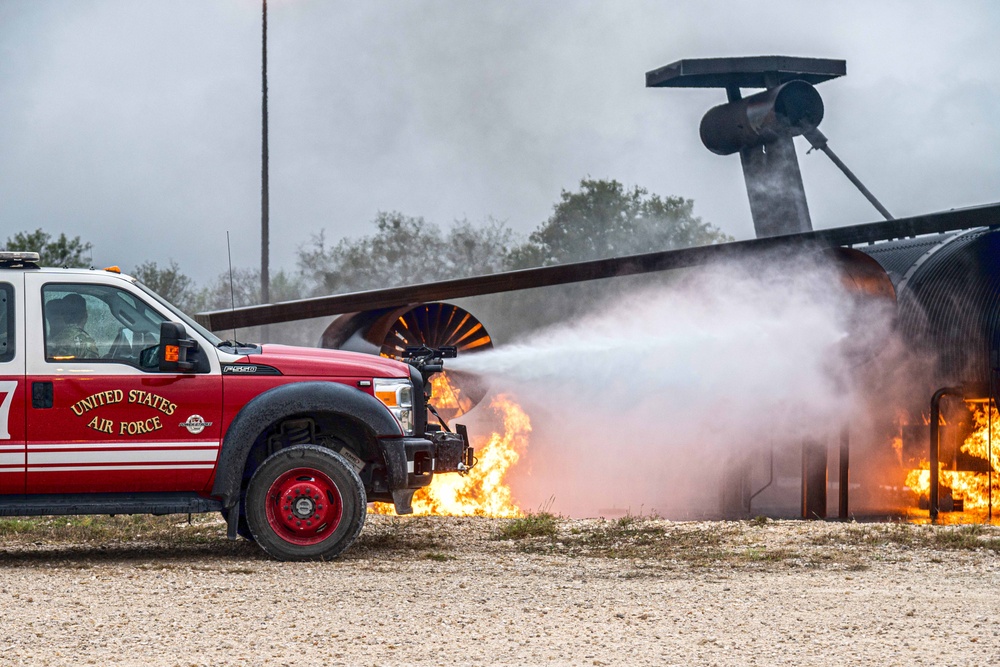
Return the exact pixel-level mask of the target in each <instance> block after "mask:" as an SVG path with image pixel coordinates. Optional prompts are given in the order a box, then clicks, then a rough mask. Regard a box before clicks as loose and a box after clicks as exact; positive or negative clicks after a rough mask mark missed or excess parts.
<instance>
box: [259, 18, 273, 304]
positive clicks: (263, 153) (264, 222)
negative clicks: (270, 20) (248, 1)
mask: <svg viewBox="0 0 1000 667" xmlns="http://www.w3.org/2000/svg"><path fill="white" fill-rule="evenodd" d="M261 1H262V21H263V31H262V33H261V62H262V63H263V66H262V69H261V73H262V79H261V147H260V298H261V302H262V303H270V301H271V277H270V275H269V272H268V265H269V263H270V262H269V259H270V258H269V252H268V251H269V248H268V246H269V245H270V234H269V230H268V224H269V220H268V217H269V208H270V206H269V202H268V177H267V0H261Z"/></svg>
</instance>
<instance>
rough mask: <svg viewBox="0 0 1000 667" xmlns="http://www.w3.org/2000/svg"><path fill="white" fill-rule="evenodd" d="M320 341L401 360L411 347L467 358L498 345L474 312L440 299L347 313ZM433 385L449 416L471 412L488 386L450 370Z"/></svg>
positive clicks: (327, 345)
mask: <svg viewBox="0 0 1000 667" xmlns="http://www.w3.org/2000/svg"><path fill="white" fill-rule="evenodd" d="M320 345H321V346H322V347H325V348H330V349H337V350H350V351H352V352H364V353H366V354H378V355H381V356H383V357H391V358H393V359H398V358H400V357H402V356H403V353H404V352H405V351H406V348H407V347H416V346H421V345H423V346H426V347H430V348H440V347H444V346H454V347H456V348H457V349H458V353H459V356H462V355H465V354H472V353H476V352H482V351H485V350H490V349H492V348H493V340H492V339H491V338H490V335H489V333H488V332H487V331H486V328H485V327H484V326H483V324H482V322H480V321H479V320H478V319H476V317H475V316H474V315H473V314H472V313H470V312H468V311H467V310H465V309H464V308H460V307H458V306H455V305H452V304H450V303H442V302H434V303H422V304H419V305H416V306H412V305H411V306H402V307H399V308H381V309H377V310H366V311H361V312H358V313H349V314H347V315H341V316H340V317H338V318H337V319H335V320H334V321H333V322H331V323H330V326H328V327H327V328H326V331H324V332H323V337H322V338H321V339H320ZM431 384H432V386H433V388H434V395H433V397H432V399H431V404H432V405H433V406H434V407H435V408H436V409H437V410H438V412H440V413H441V416H442V417H444V418H445V419H446V420H449V419H454V418H455V417H458V416H460V415H462V414H465V413H466V412H468V411H469V410H471V409H472V408H473V407H475V406H476V405H477V404H478V403H479V402H480V401H481V400H483V398H484V397H485V396H486V392H487V390H488V386H487V385H486V383H485V382H483V381H482V380H481V379H480V378H479V377H477V376H475V375H472V374H471V373H464V372H462V371H456V370H451V369H448V368H446V369H445V371H444V372H443V373H439V374H438V375H435V376H434V378H433V379H432V381H431Z"/></svg>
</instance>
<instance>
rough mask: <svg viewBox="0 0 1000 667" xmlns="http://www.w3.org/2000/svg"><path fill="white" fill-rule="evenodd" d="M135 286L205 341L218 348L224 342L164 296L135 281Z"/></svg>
mask: <svg viewBox="0 0 1000 667" xmlns="http://www.w3.org/2000/svg"><path fill="white" fill-rule="evenodd" d="M135 284H136V286H137V287H138V288H139V289H141V290H142V291H143V292H145V293H146V294H148V295H149V296H151V297H153V298H154V299H155V300H156V302H157V303H158V304H160V305H161V306H163V307H164V308H166V309H167V310H169V311H170V312H171V313H173V314H174V315H176V316H177V317H179V318H180V320H181V321H182V322H184V324H185V325H187V326H189V327H191V328H192V329H194V330H195V331H197V332H198V333H199V334H201V335H202V336H204V337H205V339H206V340H208V342H209V343H211V344H212V345H214V346H215V347H218V346H219V343H221V342H222V339H221V338H219V337H218V336H216V335H215V334H214V333H212V332H211V331H209V330H208V329H206V328H205V327H203V326H201V325H200V324H198V323H197V322H195V321H194V320H193V319H191V318H190V317H188V316H187V315H185V314H184V313H183V312H181V311H180V309H178V308H177V307H176V306H175V305H174V304H172V303H170V302H169V301H167V300H166V299H164V298H163V297H162V296H160V295H159V294H157V293H156V292H154V291H153V290H151V289H149V288H148V287H146V286H145V285H143V284H142V283H141V282H139V281H138V280H136V281H135Z"/></svg>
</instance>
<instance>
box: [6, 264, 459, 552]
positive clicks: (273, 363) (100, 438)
mask: <svg viewBox="0 0 1000 667" xmlns="http://www.w3.org/2000/svg"><path fill="white" fill-rule="evenodd" d="M436 361H437V366H436V368H431V371H432V372H433V370H437V369H439V368H440V360H439V359H438V360H436ZM428 386H429V384H428ZM427 398H428V396H427V394H425V378H424V377H422V375H421V372H420V370H418V369H417V368H416V367H414V366H411V365H408V364H405V363H402V362H400V361H396V360H393V359H386V358H381V357H375V356H372V355H365V354H359V353H353V352H344V351H339V350H321V349H312V348H296V347H289V346H283V345H271V344H264V345H256V344H244V343H238V342H236V341H232V340H229V341H224V340H221V339H220V338H218V337H217V336H215V335H214V334H212V333H211V332H210V331H207V330H206V329H204V328H203V327H201V326H200V325H198V324H197V323H196V322H195V321H194V320H192V319H191V318H189V317H188V316H186V315H185V314H184V313H182V312H180V311H179V310H178V309H176V308H175V307H174V306H172V305H171V304H169V303H168V302H167V301H165V300H164V299H163V298H161V297H160V296H158V295H157V294H155V293H154V292H152V291H151V290H149V289H148V288H147V287H145V286H144V285H142V284H141V283H140V282H138V281H137V280H136V279H134V278H131V277H129V276H126V275H123V274H121V273H120V272H118V271H117V269H115V268H112V269H106V270H93V269H91V270H81V269H49V268H40V267H39V266H38V255H37V254H36V253H21V252H0V515H3V516H26V515H58V514H139V513H148V514H170V513H195V512H215V511H219V512H221V513H222V514H223V516H224V517H226V520H227V524H228V533H229V537H230V538H231V539H235V538H236V536H237V534H241V535H243V536H244V537H247V538H248V539H252V540H254V541H256V542H257V543H258V544H259V545H260V546H261V547H262V548H263V549H264V550H265V551H266V552H267V553H268V554H270V555H271V556H273V557H275V558H278V559H281V560H298V559H311V558H332V557H334V556H337V555H338V554H340V553H341V552H342V551H343V550H344V549H346V548H347V547H348V546H350V544H351V543H352V542H353V541H354V539H355V538H356V537H357V536H358V534H359V533H360V532H361V529H362V527H363V525H364V520H365V516H366V513H367V503H368V502H369V501H372V500H378V501H386V502H393V503H394V504H395V508H396V511H397V512H398V513H400V514H405V513H408V512H409V511H411V508H410V501H411V498H412V496H413V493H414V491H415V490H416V489H418V488H420V487H423V486H426V485H427V484H429V483H430V481H431V479H432V477H433V475H434V474H440V473H442V472H462V471H464V470H465V469H467V467H468V466H470V465H471V464H472V462H473V461H474V458H473V454H472V450H471V448H470V447H469V445H468V437H467V435H466V433H465V431H464V429H462V428H458V429H457V431H458V432H457V433H451V432H448V431H443V430H439V429H436V428H435V427H434V426H432V427H430V428H429V427H428V425H427V419H426V403H425V401H426V399H427Z"/></svg>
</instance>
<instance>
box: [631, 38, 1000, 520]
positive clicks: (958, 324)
mask: <svg viewBox="0 0 1000 667" xmlns="http://www.w3.org/2000/svg"><path fill="white" fill-rule="evenodd" d="M846 73H847V66H846V62H845V61H843V60H826V59H815V58H795V57H787V56H757V57H749V58H707V59H691V60H680V61H677V62H674V63H671V64H670V65H666V66H665V67H661V68H659V69H656V70H653V71H650V72H647V74H646V85H647V87H668V88H724V89H725V90H726V94H727V97H728V103H726V104H723V105H720V106H717V107H714V108H712V109H710V110H709V111H708V112H707V113H706V114H705V116H704V118H703V119H702V122H701V127H700V134H701V139H702V143H703V144H704V145H705V147H706V148H707V149H708V150H710V151H712V152H713V153H716V154H718V155H731V154H733V153H739V155H740V161H741V163H742V166H743V174H744V180H745V182H746V188H747V196H748V198H749V202H750V210H751V215H752V217H753V222H754V229H755V231H756V234H757V237H758V238H761V237H772V236H778V235H796V234H798V235H801V234H802V233H803V232H809V231H811V230H812V222H811V219H810V216H809V209H808V204H807V203H806V196H805V190H804V187H803V184H802V177H801V174H800V172H799V168H798V161H797V158H796V155H795V149H794V145H793V138H794V137H796V136H800V135H801V136H803V137H805V138H806V139H807V140H808V141H809V142H810V144H811V145H812V147H813V148H815V149H818V150H820V151H822V152H823V153H825V154H826V155H827V156H828V157H829V158H830V159H831V160H832V161H833V162H834V164H836V166H837V167H838V168H840V169H841V171H842V172H843V173H844V174H845V176H847V178H848V179H849V180H850V181H851V182H852V183H853V184H854V185H855V186H856V187H857V188H858V189H859V190H860V192H861V193H862V194H863V195H864V196H865V197H866V198H867V199H868V201H869V202H870V203H871V204H872V205H873V206H874V207H875V208H876V209H877V210H878V211H879V213H880V214H882V216H883V217H884V218H885V219H886V220H887V221H892V220H893V217H892V215H891V214H890V213H889V211H888V210H887V209H886V208H885V207H884V206H883V205H882V204H881V202H879V201H878V200H877V199H876V198H875V196H874V195H873V194H872V193H871V192H870V191H869V190H868V189H867V188H866V187H865V186H864V185H863V184H862V183H861V181H860V180H859V179H858V178H857V177H856V176H855V175H854V174H853V173H852V172H851V171H850V169H848V168H847V166H846V165H845V164H844V163H843V161H841V160H840V158H839V157H837V155H836V154H835V153H833V151H832V150H831V149H830V147H829V143H828V140H827V138H826V137H825V136H824V135H823V133H822V132H820V131H819V128H818V125H819V124H820V122H822V120H823V115H824V107H823V102H822V98H821V97H820V95H819V93H818V92H817V91H816V90H815V88H814V87H813V86H814V84H818V83H822V82H824V81H829V80H831V79H834V78H837V77H839V76H843V75H845V74H846ZM742 88H764V89H765V90H764V92H762V93H757V94H755V95H752V96H750V97H746V98H744V97H743V95H742V92H741V89H742ZM990 217H991V218H992V219H990V220H989V221H988V224H989V225H990V227H986V228H980V229H967V230H962V231H950V232H947V233H940V234H936V235H934V236H926V237H924V236H921V237H916V238H897V240H890V241H886V242H883V243H878V244H875V245H871V246H868V247H863V248H860V250H861V252H864V253H865V254H867V255H868V256H869V257H871V258H873V259H874V260H875V261H876V262H878V264H879V265H880V266H881V267H882V269H883V270H884V271H885V277H884V278H883V279H882V280H884V281H891V285H892V291H893V292H894V293H895V295H896V298H897V327H898V333H899V334H900V336H901V337H902V339H903V340H904V341H905V342H906V344H907V345H908V347H909V348H910V350H912V351H913V352H914V353H917V354H924V355H926V356H928V357H931V358H934V359H935V364H934V369H933V371H932V372H931V375H930V379H929V380H928V381H929V385H928V386H927V387H925V388H924V389H923V390H924V394H925V395H926V396H928V397H931V399H930V403H931V413H932V415H936V414H937V412H938V410H939V408H940V400H941V397H942V396H943V395H945V394H953V395H959V396H961V397H964V398H966V399H969V400H978V401H983V400H987V401H989V400H995V399H996V387H997V373H998V366H1000V359H998V358H1000V352H998V347H1000V334H998V331H1000V237H998V236H997V234H998V233H1000V232H998V231H997V230H996V229H995V228H994V227H993V226H995V225H998V224H1000V216H990ZM890 227H896V229H897V230H898V233H896V234H893V235H891V236H889V237H887V238H893V237H903V236H907V235H908V234H907V231H908V230H907V229H906V225H904V224H900V225H898V226H893V225H891V223H890ZM842 269H843V266H842ZM868 273H869V274H871V271H870V269H869V270H868ZM847 275H850V269H847ZM869 277H872V276H871V275H870V276H869ZM873 279H874V280H875V281H876V282H878V281H879V278H878V277H873ZM881 291H882V292H883V293H884V292H885V288H883V289H882V290H881ZM883 295H884V294H883ZM917 419H919V416H917ZM911 421H912V419H911ZM937 427H938V424H937V420H936V417H932V418H931V425H930V429H929V430H930V433H929V434H928V440H927V441H925V442H926V445H925V446H924V447H920V448H919V449H922V450H923V451H925V452H927V453H928V455H929V456H928V458H929V460H930V468H931V491H930V498H929V502H928V504H929V510H930V513H931V517H932V518H936V517H937V514H938V510H939V507H938V504H939V502H938V495H939V488H938V470H937V460H938V428H937ZM910 431H911V432H912V429H910ZM911 439H912V438H911ZM849 442H850V430H849V427H848V426H847V425H845V427H844V428H843V430H842V432H841V434H840V452H839V454H840V456H839V462H840V466H839V467H840V470H839V480H838V487H839V515H840V517H841V518H847V516H848V515H849V506H848V496H847V493H848V491H847V490H848V488H849ZM911 448H912V447H911ZM950 449H951V451H952V452H955V451H957V449H958V447H957V445H956V444H955V443H954V442H952V443H951V448H950ZM953 458H954V460H953V463H952V464H953V465H957V458H958V457H957V456H954V457H953ZM828 459H829V455H828V452H827V450H826V446H825V445H823V444H821V443H818V442H805V443H803V445H802V512H801V515H802V517H803V518H825V517H826V512H827V497H826V491H827V487H828V473H827V465H828ZM744 471H745V469H744ZM728 477H729V480H730V481H729V482H728V484H727V486H729V487H730V488H728V489H724V490H723V510H724V511H726V512H727V513H729V514H749V513H750V509H751V508H750V503H751V501H752V499H753V497H754V496H756V495H757V494H759V493H760V491H761V490H763V489H757V490H754V489H752V488H751V485H750V482H749V481H748V480H747V479H746V477H745V475H743V476H741V475H740V474H735V475H729V476H728ZM770 479H773V463H772V475H771V477H770ZM770 479H769V481H768V482H767V484H768V485H769V484H770V483H771V481H770ZM765 486H766V485H765ZM734 489H735V491H734ZM990 490H991V496H990V502H991V508H992V483H991V484H990Z"/></svg>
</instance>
